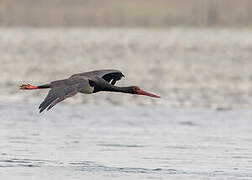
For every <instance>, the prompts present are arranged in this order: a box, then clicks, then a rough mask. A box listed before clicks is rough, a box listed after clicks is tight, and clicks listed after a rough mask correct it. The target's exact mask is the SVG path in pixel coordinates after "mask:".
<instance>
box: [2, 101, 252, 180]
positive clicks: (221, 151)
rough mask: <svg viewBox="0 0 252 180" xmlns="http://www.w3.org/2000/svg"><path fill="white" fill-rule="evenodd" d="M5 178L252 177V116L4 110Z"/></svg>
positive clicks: (75, 108)
mask: <svg viewBox="0 0 252 180" xmlns="http://www.w3.org/2000/svg"><path fill="white" fill-rule="evenodd" d="M0 107H1V108H0V120H1V121H0V149H1V151H0V171H1V175H0V177H1V179H3V178H5V179H7V178H8V179H10V178H11V179H51V178H53V179H60V178H61V179H167V178H172V179H178V178H179V179H211V178H213V177H215V178H217V179H239V178H240V179H250V178H252V168H251V167H252V138H251V137H252V121H251V117H252V112H249V111H211V110H172V109H167V108H162V107H155V108H148V107H114V106H111V107H106V108H104V107H101V106H93V107H84V106H73V107H71V106H64V105H60V106H58V107H57V108H55V109H54V110H52V111H51V112H47V113H43V114H38V113H37V109H36V107H34V106H32V105H22V104H19V105H14V104H1V105H0Z"/></svg>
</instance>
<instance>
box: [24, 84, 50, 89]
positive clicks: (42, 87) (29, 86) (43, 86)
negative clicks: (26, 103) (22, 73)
mask: <svg viewBox="0 0 252 180" xmlns="http://www.w3.org/2000/svg"><path fill="white" fill-rule="evenodd" d="M46 88H51V86H50V84H45V85H41V86H33V85H31V84H22V85H21V86H20V89H23V90H34V89H46Z"/></svg>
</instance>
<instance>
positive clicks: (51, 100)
mask: <svg viewBox="0 0 252 180" xmlns="http://www.w3.org/2000/svg"><path fill="white" fill-rule="evenodd" d="M88 85H89V83H88V79H85V78H83V77H79V76H76V77H73V78H69V79H64V80H59V81H54V82H51V87H52V89H51V90H50V91H49V92H48V94H47V96H46V98H45V99H44V101H43V102H42V103H41V104H40V105H39V109H40V110H39V112H40V113H41V112H43V111H44V110H45V109H46V108H47V110H50V109H51V108H52V107H53V106H55V105H56V104H58V103H59V102H61V101H63V100H64V99H66V98H69V97H72V96H74V95H76V94H77V93H78V92H79V90H80V89H81V88H83V87H84V86H88Z"/></svg>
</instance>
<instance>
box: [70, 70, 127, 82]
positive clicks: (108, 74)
mask: <svg viewBox="0 0 252 180" xmlns="http://www.w3.org/2000/svg"><path fill="white" fill-rule="evenodd" d="M75 76H85V77H87V78H94V77H99V78H103V79H104V80H106V81H107V82H109V83H111V84H112V85H114V84H115V83H116V81H119V80H120V79H121V78H122V77H124V75H123V74H122V72H121V71H119V70H115V69H105V70H97V71H90V72H85V73H79V74H74V75H72V76H71V77H75Z"/></svg>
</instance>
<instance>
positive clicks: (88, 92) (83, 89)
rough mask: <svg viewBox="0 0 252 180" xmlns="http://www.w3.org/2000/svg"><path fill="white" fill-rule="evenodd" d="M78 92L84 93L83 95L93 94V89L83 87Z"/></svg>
mask: <svg viewBox="0 0 252 180" xmlns="http://www.w3.org/2000/svg"><path fill="white" fill-rule="evenodd" d="M80 92H81V93H84V94H91V93H93V92H94V87H92V86H84V87H83V88H81V90H80Z"/></svg>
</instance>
